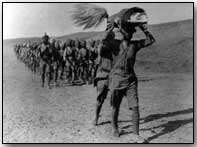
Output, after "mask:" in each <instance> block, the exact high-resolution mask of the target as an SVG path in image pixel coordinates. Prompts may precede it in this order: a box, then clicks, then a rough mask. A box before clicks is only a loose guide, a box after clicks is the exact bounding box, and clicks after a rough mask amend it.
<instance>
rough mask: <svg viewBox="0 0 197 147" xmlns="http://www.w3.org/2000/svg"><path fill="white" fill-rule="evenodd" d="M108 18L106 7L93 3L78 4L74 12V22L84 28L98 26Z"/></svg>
mask: <svg viewBox="0 0 197 147" xmlns="http://www.w3.org/2000/svg"><path fill="white" fill-rule="evenodd" d="M106 18H108V14H107V11H106V9H105V8H102V7H99V6H96V5H93V4H77V5H76V6H75V8H74V11H73V14H72V19H73V20H74V23H75V24H76V25H78V26H83V29H89V28H92V27H97V26H98V25H99V24H100V23H102V22H103V21H104V19H106Z"/></svg>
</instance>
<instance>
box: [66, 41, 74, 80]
mask: <svg viewBox="0 0 197 147" xmlns="http://www.w3.org/2000/svg"><path fill="white" fill-rule="evenodd" d="M64 61H66V68H67V78H68V80H69V82H71V83H72V84H74V80H75V79H76V69H75V67H76V54H75V49H74V47H73V46H72V40H67V42H66V48H65V50H64Z"/></svg>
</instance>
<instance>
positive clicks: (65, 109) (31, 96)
mask: <svg viewBox="0 0 197 147" xmlns="http://www.w3.org/2000/svg"><path fill="white" fill-rule="evenodd" d="M3 57H4V58H3V142H4V143H132V142H133V140H132V120H131V117H130V112H129V110H128V106H127V101H126V99H123V102H122V104H121V108H120V115H119V127H120V129H121V130H122V131H121V136H120V138H114V137H112V135H111V129H112V128H111V125H110V120H111V108H110V104H109V98H108V99H107V100H106V101H105V103H104V106H103V109H102V112H101V117H100V121H99V123H100V125H99V126H97V127H94V126H93V125H92V120H93V118H94V108H95V102H96V90H95V89H94V88H93V87H92V85H84V86H66V85H61V86H60V87H53V88H52V89H51V90H50V89H48V88H46V87H45V88H41V87H40V77H39V76H37V75H33V74H32V73H31V72H30V71H29V70H28V69H27V68H26V67H25V66H24V64H23V63H20V62H19V61H17V60H16V58H15V56H14V53H13V52H12V48H10V47H6V46H4V53H3ZM140 77H142V78H140V79H141V80H139V98H140V114H141V121H140V122H141V123H140V133H141V135H142V136H143V137H145V138H148V140H149V142H150V143H192V142H193V77H192V74H162V73H160V74H150V73H149V74H145V73H141V74H140Z"/></svg>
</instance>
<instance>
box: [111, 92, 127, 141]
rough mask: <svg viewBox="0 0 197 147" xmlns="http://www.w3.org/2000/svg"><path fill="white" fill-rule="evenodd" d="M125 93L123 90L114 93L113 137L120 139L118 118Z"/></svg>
mask: <svg viewBox="0 0 197 147" xmlns="http://www.w3.org/2000/svg"><path fill="white" fill-rule="evenodd" d="M123 93H124V91H122V90H115V91H114V92H112V95H111V96H112V101H113V102H112V127H113V136H115V137H119V136H120V133H119V130H118V116H119V109H120V104H121V101H122V98H123V96H124V95H123Z"/></svg>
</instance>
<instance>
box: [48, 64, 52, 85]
mask: <svg viewBox="0 0 197 147" xmlns="http://www.w3.org/2000/svg"><path fill="white" fill-rule="evenodd" d="M52 72H53V67H52V64H47V75H48V76H47V77H48V87H49V88H51V85H50V84H51V80H52V74H53V73H52Z"/></svg>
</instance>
